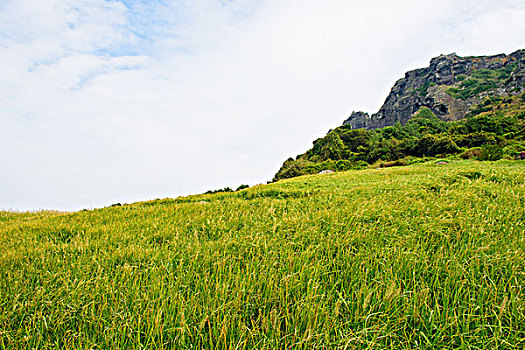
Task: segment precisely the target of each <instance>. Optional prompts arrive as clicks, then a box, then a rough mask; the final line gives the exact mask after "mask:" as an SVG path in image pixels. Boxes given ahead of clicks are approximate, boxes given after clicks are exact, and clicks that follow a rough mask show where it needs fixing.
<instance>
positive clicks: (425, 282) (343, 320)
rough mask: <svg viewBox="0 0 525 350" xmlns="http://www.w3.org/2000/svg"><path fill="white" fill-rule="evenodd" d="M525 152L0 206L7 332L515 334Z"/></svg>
mask: <svg viewBox="0 0 525 350" xmlns="http://www.w3.org/2000/svg"><path fill="white" fill-rule="evenodd" d="M524 208H525V162H518V161H498V162H483V163H481V162H471V161H458V162H451V163H449V164H446V165H436V164H434V163H427V164H421V165H413V166H409V167H398V168H388V169H381V170H374V169H369V170H362V171H349V172H342V173H335V174H327V175H316V176H303V177H298V178H294V179H290V180H285V181H280V182H277V183H274V184H270V185H261V186H256V187H253V188H250V189H247V190H243V191H239V192H234V193H219V194H213V195H198V196H191V197H185V198H179V199H165V200H157V201H150V202H142V203H135V204H131V205H124V206H120V207H111V208H105V209H97V210H91V211H80V212H75V213H49V212H47V213H46V212H44V213H33V214H28V213H13V212H2V213H0V274H1V278H0V348H8V349H31V348H39V349H46V348H53V349H54V348H70V349H79V348H84V349H87V348H89V349H139V348H147V349H203V348H206V349H208V348H209V349H243V348H256V349H273V348H282V349H285V348H286V349H313V348H341V349H365V348H374V349H382V348H391V349H400V348H421V349H425V348H427V349H443V348H448V349H451V348H465V349H468V348H472V349H478V348H485V349H494V348H517V349H522V348H524V347H525V314H524V312H525V301H524V298H525V290H524V285H525V251H524V250H525V249H524V248H525V233H524V232H525V209H524Z"/></svg>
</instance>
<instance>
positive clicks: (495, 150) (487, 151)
mask: <svg viewBox="0 0 525 350" xmlns="http://www.w3.org/2000/svg"><path fill="white" fill-rule="evenodd" d="M502 157H503V149H502V148H501V147H499V146H498V145H483V147H481V154H480V157H479V159H480V160H499V159H501V158H502Z"/></svg>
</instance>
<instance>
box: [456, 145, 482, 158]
mask: <svg viewBox="0 0 525 350" xmlns="http://www.w3.org/2000/svg"><path fill="white" fill-rule="evenodd" d="M460 157H461V158H463V159H479V158H480V157H481V148H480V147H475V148H470V149H468V150H466V151H464V152H463V153H461V154H460Z"/></svg>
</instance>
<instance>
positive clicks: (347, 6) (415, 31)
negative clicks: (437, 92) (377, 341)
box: [0, 0, 525, 209]
mask: <svg viewBox="0 0 525 350" xmlns="http://www.w3.org/2000/svg"><path fill="white" fill-rule="evenodd" d="M524 11H525V5H524V4H523V3H522V2H520V1H484V2H475V3H474V2H472V1H462V2H459V1H452V0H446V1H441V2H438V3H436V2H430V1H415V0H405V1H398V2H390V1H378V0H373V1H368V2H359V3H358V4H356V3H355V2H348V1H335V0H334V1H326V2H319V1H310V0H303V1H277V0H266V1H262V2H261V1H248V0H245V1H230V2H224V1H223V2H221V1H218V0H206V1H205V0H203V1H189V0H188V1H174V2H166V3H163V2H147V1H131V0H126V1H123V2H120V1H103V0H96V1H93V0H91V1H87V0H85V1H80V0H68V1H51V0H48V1H29V0H18V1H10V2H6V3H3V4H2V5H0V33H2V34H0V77H1V78H0V147H1V148H2V149H3V150H4V152H3V153H2V156H1V158H0V160H1V161H2V164H3V165H4V168H5V169H6V171H3V172H2V173H1V175H0V208H19V209H32V208H58V209H80V208H82V207H96V206H104V205H108V204H111V203H113V202H129V201H136V200H145V199H151V198H156V197H166V196H171V197H173V196H177V195H181V194H189V193H197V192H202V191H205V190H207V189H213V188H218V187H223V186H232V187H233V186H237V185H239V184H240V183H250V184H255V183H258V182H264V181H266V180H269V179H271V177H272V176H273V174H274V173H275V172H276V171H277V169H278V167H279V166H280V164H281V162H282V161H283V160H284V159H286V158H288V157H289V156H295V155H296V154H298V153H302V152H304V151H306V149H307V148H308V147H309V146H310V144H311V141H312V140H313V139H314V138H316V137H320V136H322V135H323V134H324V133H325V132H326V131H327V130H328V129H329V128H332V127H335V126H338V125H339V124H340V123H341V122H342V121H343V120H344V118H345V117H346V116H347V115H348V114H349V113H350V112H351V111H352V110H353V109H365V110H367V111H369V112H374V111H376V110H377V109H378V108H379V107H380V105H381V103H382V102H383V100H384V99H385V97H386V95H387V93H388V91H389V89H390V87H391V86H392V84H393V83H394V82H395V80H396V79H398V78H400V77H402V76H403V74H404V72H405V71H406V70H407V69H411V68H416V67H421V66H425V65H427V64H428V61H429V60H430V58H431V57H433V56H436V55H438V54H440V53H449V52H453V51H456V52H457V53H458V54H464V55H466V54H468V55H470V54H485V53H490V54H492V53H499V52H507V53H510V51H512V50H515V49H518V48H523V47H524V46H525V45H523V44H524V43H523V40H522V38H523V33H525V24H523V23H522V22H523V21H521V19H522V18H524V16H523V15H524V14H525V13H524ZM502 22H504V23H505V24H504V25H502V24H501V23H502ZM20 23H24V25H23V26H21V25H20Z"/></svg>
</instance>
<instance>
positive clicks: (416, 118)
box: [274, 50, 525, 181]
mask: <svg viewBox="0 0 525 350" xmlns="http://www.w3.org/2000/svg"><path fill="white" fill-rule="evenodd" d="M524 91H525V50H521V51H517V52H515V53H513V54H511V55H508V56H507V55H497V56H490V57H458V56H456V55H455V54H452V55H447V56H439V57H437V58H434V59H432V61H431V64H430V66H429V67H427V68H422V69H417V70H414V71H410V72H408V73H406V75H405V77H404V78H402V79H400V80H399V81H397V82H396V84H395V85H394V87H393V88H392V91H391V92H390V94H389V96H388V97H387V99H386V101H385V103H384V105H383V106H382V107H381V109H380V110H379V112H378V113H376V114H373V115H372V116H369V115H368V114H366V113H363V112H353V113H352V115H351V116H350V118H348V119H347V120H346V121H345V122H344V123H343V125H342V126H341V127H338V128H336V129H335V130H331V131H330V132H329V133H328V135H326V136H325V137H323V138H320V139H318V140H315V141H314V142H313V147H312V148H311V149H310V150H308V151H307V152H306V153H304V154H300V155H298V156H297V157H295V159H294V158H289V159H288V160H287V161H285V162H284V164H283V165H282V167H281V168H280V169H279V171H278V172H277V174H276V175H275V177H274V181H275V180H280V179H283V178H290V177H294V176H299V175H305V174H313V173H317V172H319V171H321V170H334V171H337V170H347V169H359V168H362V167H366V166H368V165H370V164H374V163H377V162H382V163H385V162H391V163H390V164H391V165H392V164H395V163H394V162H395V161H398V160H402V161H401V162H398V163H397V164H410V163H412V162H417V161H419V159H413V157H417V158H425V157H435V156H440V157H454V156H455V157H456V158H457V157H459V156H461V157H463V158H474V159H478V160H495V159H499V158H502V157H506V158H508V159H515V158H520V157H525V92H524ZM481 148H483V149H481Z"/></svg>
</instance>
